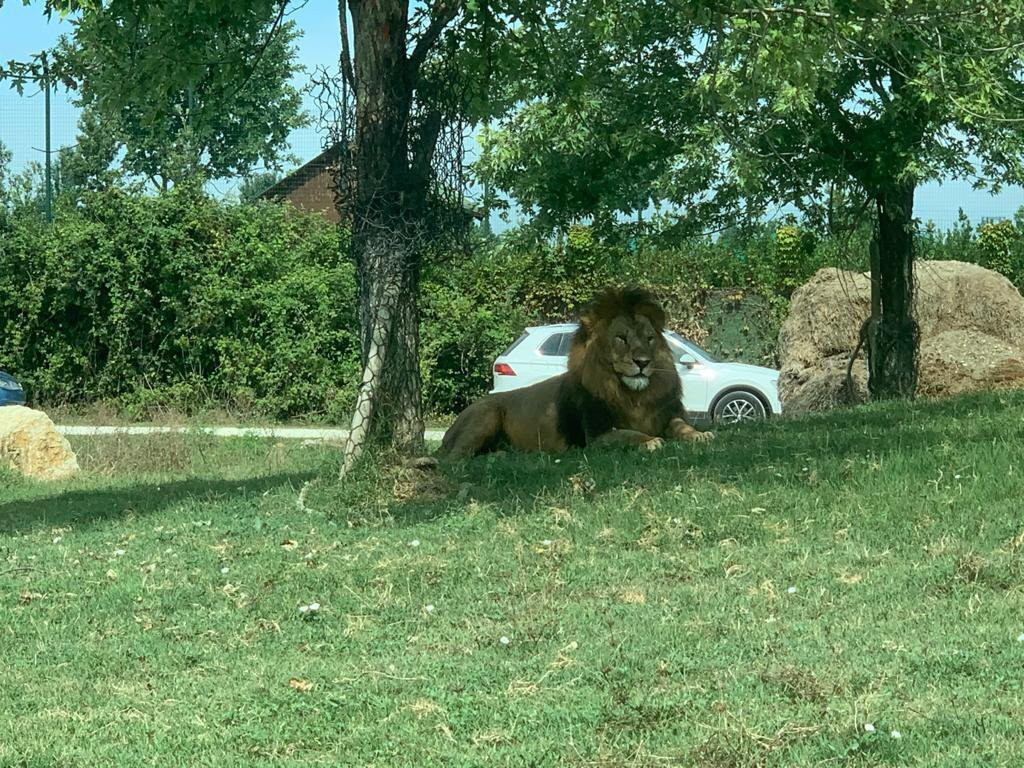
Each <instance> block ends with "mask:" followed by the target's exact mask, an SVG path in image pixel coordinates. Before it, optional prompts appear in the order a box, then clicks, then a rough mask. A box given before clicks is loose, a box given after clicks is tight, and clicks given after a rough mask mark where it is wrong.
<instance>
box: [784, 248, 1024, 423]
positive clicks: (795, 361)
mask: <svg viewBox="0 0 1024 768" xmlns="http://www.w3.org/2000/svg"><path fill="white" fill-rule="evenodd" d="M915 288H916V293H915V297H914V313H915V316H916V318H917V322H918V325H919V327H920V333H921V347H920V367H919V372H918V394H919V395H921V396H927V397H945V396H949V395H955V394H961V393H965V392H974V391H978V390H985V389H995V388H1006V387H1015V386H1024V299H1022V298H1021V295H1020V293H1019V292H1018V291H1017V289H1016V288H1014V286H1013V284H1012V283H1011V282H1010V281H1009V280H1007V279H1006V278H1005V277H1004V276H1002V275H1000V274H999V273H998V272H993V271H992V270H989V269H985V268H983V267H979V266H978V265H976V264H967V263H965V262H960V261H923V262H918V264H917V265H916V267H915ZM870 314H871V283H870V279H869V277H868V275H867V274H866V273H861V272H850V271H845V270H840V269H835V268H828V269H822V270H819V271H818V273H817V274H816V275H814V277H813V278H811V280H810V281H809V282H808V283H807V284H806V285H804V286H802V287H800V288H799V289H797V291H795V292H794V294H793V297H792V302H791V305H790V312H789V316H788V317H787V318H786V320H785V322H784V323H783V324H782V328H781V330H780V332H779V357H780V360H781V366H780V367H781V375H780V377H779V394H780V397H781V399H782V403H783V408H784V410H785V411H786V412H787V413H790V414H798V413H805V412H808V411H820V410H828V409H829V408H833V407H835V406H837V405H843V404H849V403H852V402H858V401H860V400H863V399H864V398H865V397H866V396H867V366H866V362H865V359H864V353H863V351H862V352H861V353H860V354H859V355H858V358H857V360H855V361H854V365H853V369H852V374H853V387H852V388H851V387H848V386H847V384H846V366H847V363H848V361H849V357H850V355H851V353H852V352H853V350H854V348H855V347H856V346H857V340H858V335H859V333H860V328H861V325H862V324H863V323H864V321H865V320H866V319H867V318H868V316H869V315H870Z"/></svg>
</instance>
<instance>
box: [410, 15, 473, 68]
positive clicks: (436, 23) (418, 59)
mask: <svg viewBox="0 0 1024 768" xmlns="http://www.w3.org/2000/svg"><path fill="white" fill-rule="evenodd" d="M461 7H462V5H461V3H460V2H459V0H441V3H440V4H439V5H438V6H437V7H435V9H434V16H433V18H431V20H430V24H428V25H427V28H426V29H425V30H424V31H423V34H422V35H420V39H419V40H417V41H416V47H415V48H413V51H412V53H411V54H409V74H410V76H411V78H413V79H415V77H416V76H417V75H418V74H419V69H420V67H421V66H422V65H423V62H424V61H425V60H426V58H427V54H428V53H430V49H431V48H433V47H434V43H436V42H437V38H439V37H440V36H441V33H442V32H443V31H444V28H445V27H447V26H448V25H449V24H450V23H451V22H452V20H453V19H454V18H455V17H456V16H458V14H459V11H460V10H461Z"/></svg>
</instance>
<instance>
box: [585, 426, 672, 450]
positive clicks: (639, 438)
mask: <svg viewBox="0 0 1024 768" xmlns="http://www.w3.org/2000/svg"><path fill="white" fill-rule="evenodd" d="M664 442H665V441H664V440H662V439H661V438H660V437H654V436H653V435H648V434H647V433H646V432H637V431H636V430H635V429H611V430H609V431H607V432H604V433H602V434H601V435H599V436H598V437H595V438H594V439H593V440H592V441H591V444H592V445H636V446H639V447H641V448H645V449H646V450H648V451H656V450H658V449H659V448H661V446H662V445H663V444H664Z"/></svg>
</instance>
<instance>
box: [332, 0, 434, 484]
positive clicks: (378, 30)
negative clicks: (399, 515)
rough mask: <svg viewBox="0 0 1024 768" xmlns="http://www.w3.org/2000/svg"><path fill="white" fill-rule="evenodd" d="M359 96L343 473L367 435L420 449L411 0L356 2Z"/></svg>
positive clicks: (421, 192)
mask: <svg viewBox="0 0 1024 768" xmlns="http://www.w3.org/2000/svg"><path fill="white" fill-rule="evenodd" d="M349 8H350V9H351V13H352V29H353V39H354V53H355V61H354V65H355V66H354V78H355V82H354V87H355V94H356V115H355V154H354V158H353V165H354V168H353V171H354V181H355V183H354V195H355V200H354V204H353V210H352V245H351V247H352V250H353V256H354V259H355V262H356V268H357V279H358V281H359V305H360V324H361V331H362V334H361V335H362V344H363V378H362V381H361V383H360V388H359V394H358V396H357V400H356V408H355V412H354V414H353V418H352V428H351V430H350V433H349V439H348V441H347V443H346V448H345V461H344V465H343V467H342V475H344V474H345V473H346V472H347V471H348V470H349V469H351V467H352V465H353V464H354V463H355V461H356V460H357V459H358V458H359V456H360V454H361V453H362V450H363V446H364V445H365V444H366V443H367V442H371V441H372V442H381V443H383V442H390V444H391V445H392V446H393V447H395V448H397V449H398V450H399V451H401V452H403V453H414V452H421V451H422V450H423V410H422V405H421V401H420V373H419V316H418V312H417V301H416V300H417V297H418V295H419V277H420V259H421V257H422V253H423V249H424V247H425V243H423V242H422V241H421V240H422V237H421V232H422V226H421V223H422V219H423V216H424V210H423V205H422V204H421V202H422V201H423V200H425V198H426V191H425V189H421V188H420V187H421V186H422V185H423V181H422V180H421V179H420V178H419V177H418V176H417V175H416V174H413V173H412V172H411V170H410V165H409V157H408V148H409V135H408V125H409V118H410V112H411V104H412V86H411V83H410V72H409V69H408V62H407V60H406V39H407V25H408V21H407V16H408V11H409V5H408V2H407V0H350V2H349Z"/></svg>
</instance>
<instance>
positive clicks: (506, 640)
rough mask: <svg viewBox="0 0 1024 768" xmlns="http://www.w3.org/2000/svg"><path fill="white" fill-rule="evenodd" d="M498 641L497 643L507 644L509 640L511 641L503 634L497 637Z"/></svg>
mask: <svg viewBox="0 0 1024 768" xmlns="http://www.w3.org/2000/svg"><path fill="white" fill-rule="evenodd" d="M498 642H499V643H501V644H502V645H508V644H509V643H510V642H512V641H511V640H509V639H508V638H507V637H505V636H504V635H502V636H501V637H499V638H498Z"/></svg>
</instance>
